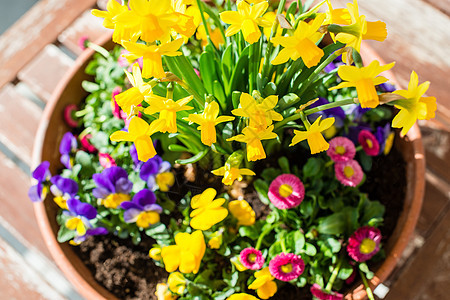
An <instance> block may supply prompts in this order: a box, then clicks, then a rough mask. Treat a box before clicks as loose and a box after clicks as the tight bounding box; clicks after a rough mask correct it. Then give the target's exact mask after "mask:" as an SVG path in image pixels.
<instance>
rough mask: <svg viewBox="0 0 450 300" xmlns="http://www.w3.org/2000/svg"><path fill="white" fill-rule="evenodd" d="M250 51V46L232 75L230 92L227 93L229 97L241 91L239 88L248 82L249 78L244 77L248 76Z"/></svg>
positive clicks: (246, 48) (245, 50)
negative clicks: (232, 93) (234, 92)
mask: <svg viewBox="0 0 450 300" xmlns="http://www.w3.org/2000/svg"><path fill="white" fill-rule="evenodd" d="M249 49H250V45H249V46H247V47H245V49H244V50H243V51H242V53H241V56H240V57H239V59H238V62H237V64H236V66H235V68H234V70H233V73H232V75H231V81H230V90H229V91H228V92H227V95H230V94H231V92H232V91H236V90H239V89H238V88H237V87H238V86H239V85H240V84H242V83H243V82H246V81H248V76H247V77H245V76H244V75H245V74H246V71H247V68H248V54H249Z"/></svg>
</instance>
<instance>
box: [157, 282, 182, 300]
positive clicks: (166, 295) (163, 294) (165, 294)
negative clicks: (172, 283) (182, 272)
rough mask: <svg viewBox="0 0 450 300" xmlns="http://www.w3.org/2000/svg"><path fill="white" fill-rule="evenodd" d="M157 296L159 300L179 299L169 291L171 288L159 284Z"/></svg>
mask: <svg viewBox="0 0 450 300" xmlns="http://www.w3.org/2000/svg"><path fill="white" fill-rule="evenodd" d="M155 296H156V297H157V298H158V300H175V299H177V298H178V296H176V295H173V294H172V292H171V291H170V290H169V286H168V285H167V284H165V283H158V284H157V285H156V292H155Z"/></svg>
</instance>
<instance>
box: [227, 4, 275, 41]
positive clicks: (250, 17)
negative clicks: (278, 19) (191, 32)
mask: <svg viewBox="0 0 450 300" xmlns="http://www.w3.org/2000/svg"><path fill="white" fill-rule="evenodd" d="M268 7H269V2H267V1H262V2H259V3H256V4H254V5H250V4H248V3H247V2H245V1H240V2H239V3H238V4H237V9H238V10H237V11H224V12H222V13H220V19H221V20H222V21H223V22H224V23H227V24H231V26H230V27H228V29H227V31H226V32H225V35H226V36H232V35H234V34H236V33H238V32H239V31H242V34H243V35H244V39H245V40H246V41H247V42H248V43H250V44H253V43H255V42H257V41H258V40H259V38H260V37H261V30H260V29H259V28H258V26H261V27H270V26H272V24H271V23H270V22H269V21H267V20H266V19H264V18H262V15H263V14H264V13H265V12H266V10H267V8H268Z"/></svg>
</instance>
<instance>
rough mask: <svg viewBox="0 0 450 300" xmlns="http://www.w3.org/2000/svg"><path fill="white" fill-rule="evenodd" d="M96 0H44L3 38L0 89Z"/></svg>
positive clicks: (0, 49) (0, 41)
mask: <svg viewBox="0 0 450 300" xmlns="http://www.w3.org/2000/svg"><path fill="white" fill-rule="evenodd" d="M95 4H96V0H77V1H73V0H41V1H39V2H38V3H37V4H36V5H34V6H33V7H32V8H31V9H30V10H29V11H28V12H27V13H26V14H25V15H24V16H23V17H22V18H21V19H20V20H19V21H18V22H16V23H15V24H14V25H13V26H12V27H11V28H10V29H8V30H7V31H6V32H5V33H4V34H3V35H2V36H1V37H0V66H1V68H0V88H1V87H2V86H3V85H5V84H6V83H8V82H10V81H12V80H14V78H15V77H16V75H17V73H18V72H19V70H21V69H22V68H23V67H24V66H25V65H26V64H27V63H28V62H29V61H30V60H31V59H32V58H33V57H34V56H36V54H38V53H39V51H41V50H42V49H43V48H44V47H45V46H46V45H47V44H51V43H53V42H54V41H55V40H56V38H57V36H58V35H59V34H60V33H61V32H62V31H63V30H64V29H65V28H66V27H67V26H69V25H70V24H71V23H72V22H73V21H74V20H75V19H76V18H77V17H78V16H80V15H81V14H82V13H83V12H84V11H86V9H88V8H90V7H93V6H94V5H95Z"/></svg>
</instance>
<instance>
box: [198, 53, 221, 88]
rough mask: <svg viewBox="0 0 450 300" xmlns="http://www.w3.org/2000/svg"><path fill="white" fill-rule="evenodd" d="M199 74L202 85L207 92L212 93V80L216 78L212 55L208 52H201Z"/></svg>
mask: <svg viewBox="0 0 450 300" xmlns="http://www.w3.org/2000/svg"><path fill="white" fill-rule="evenodd" d="M199 62H200V74H201V75H202V81H203V85H204V86H205V88H206V90H207V91H208V93H210V94H213V95H214V92H213V82H214V80H217V75H216V68H215V63H214V56H213V54H211V53H210V52H207V51H205V52H203V53H202V55H200V61H199Z"/></svg>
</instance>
